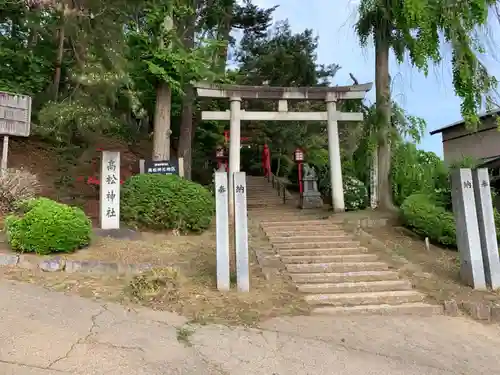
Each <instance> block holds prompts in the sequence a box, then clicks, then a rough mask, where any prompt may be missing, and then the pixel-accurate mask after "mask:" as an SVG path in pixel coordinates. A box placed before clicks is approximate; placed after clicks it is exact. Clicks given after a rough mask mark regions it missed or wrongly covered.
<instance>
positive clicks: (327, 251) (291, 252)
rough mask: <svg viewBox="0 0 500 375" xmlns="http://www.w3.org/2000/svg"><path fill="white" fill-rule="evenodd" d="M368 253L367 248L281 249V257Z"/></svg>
mask: <svg viewBox="0 0 500 375" xmlns="http://www.w3.org/2000/svg"><path fill="white" fill-rule="evenodd" d="M367 252H368V249H367V248H366V247H339V248H337V249H331V248H324V249H322V248H316V249H281V250H279V255H280V256H281V257H286V256H306V255H309V256H316V255H356V254H365V253H367Z"/></svg>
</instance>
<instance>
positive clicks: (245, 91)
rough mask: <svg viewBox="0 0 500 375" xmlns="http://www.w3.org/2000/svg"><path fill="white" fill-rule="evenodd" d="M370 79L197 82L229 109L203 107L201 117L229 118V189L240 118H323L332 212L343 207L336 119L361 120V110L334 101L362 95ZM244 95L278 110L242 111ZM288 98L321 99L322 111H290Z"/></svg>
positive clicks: (237, 158)
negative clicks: (299, 83)
mask: <svg viewBox="0 0 500 375" xmlns="http://www.w3.org/2000/svg"><path fill="white" fill-rule="evenodd" d="M372 85H373V84H372V83H366V84H362V85H352V86H335V87H271V86H240V85H211V84H206V83H196V84H195V85H194V87H195V88H196V91H197V94H198V96H199V97H207V98H227V99H229V102H230V110H228V111H202V114H201V118H202V120H207V121H213V120H216V121H217V120H219V121H229V122H230V133H229V135H230V140H229V191H233V190H232V184H233V178H232V175H233V173H234V172H239V171H240V147H241V140H240V136H241V121H326V122H327V126H328V154H329V159H330V178H331V186H332V204H333V209H334V211H335V212H343V211H345V204H344V190H343V185H342V169H341V161H340V141H339V131H338V122H339V121H363V114H362V113H354V112H340V111H338V110H337V103H338V102H339V101H341V100H348V99H363V98H364V97H365V95H366V92H368V91H370V89H371V88H372ZM243 99H247V100H248V99H269V100H278V111H277V112H271V111H266V112H262V111H245V110H242V109H241V101H242V100H243ZM289 100H321V101H324V102H325V103H326V111H322V112H289V111H288V101H289ZM232 200H233V197H232V194H229V204H230V210H231V212H232V211H233V202H232Z"/></svg>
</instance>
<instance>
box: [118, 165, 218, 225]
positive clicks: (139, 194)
mask: <svg viewBox="0 0 500 375" xmlns="http://www.w3.org/2000/svg"><path fill="white" fill-rule="evenodd" d="M121 194H122V200H121V214H122V220H123V221H124V222H126V223H128V224H132V225H138V226H141V227H145V228H149V229H154V230H163V229H179V230H181V231H194V232H200V231H203V230H205V229H207V228H208V227H209V226H210V223H211V221H212V217H213V215H214V198H213V196H212V193H211V192H210V191H209V190H207V189H206V188H204V187H203V186H201V185H199V184H197V183H194V182H191V181H188V180H185V179H183V178H180V177H178V176H175V175H171V176H163V175H152V174H140V175H136V176H133V177H131V178H129V179H128V180H127V181H125V183H124V184H123V186H122V193H121Z"/></svg>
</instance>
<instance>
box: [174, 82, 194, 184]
mask: <svg viewBox="0 0 500 375" xmlns="http://www.w3.org/2000/svg"><path fill="white" fill-rule="evenodd" d="M184 94H185V95H184V97H183V98H182V114H181V129H180V134H179V148H178V152H177V153H178V157H180V158H181V157H182V158H184V177H185V178H187V179H188V180H190V179H191V170H192V158H193V152H192V149H193V133H194V132H195V131H196V129H195V127H194V122H193V102H194V89H193V87H192V86H191V85H189V86H187V87H186V88H185V89H184Z"/></svg>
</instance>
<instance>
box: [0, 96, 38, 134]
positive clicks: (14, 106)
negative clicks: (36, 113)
mask: <svg viewBox="0 0 500 375" xmlns="http://www.w3.org/2000/svg"><path fill="white" fill-rule="evenodd" d="M30 123H31V97H29V96H26V95H19V94H12V93H8V92H2V91H0V135H15V136H20V137H28V136H29V135H30Z"/></svg>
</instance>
